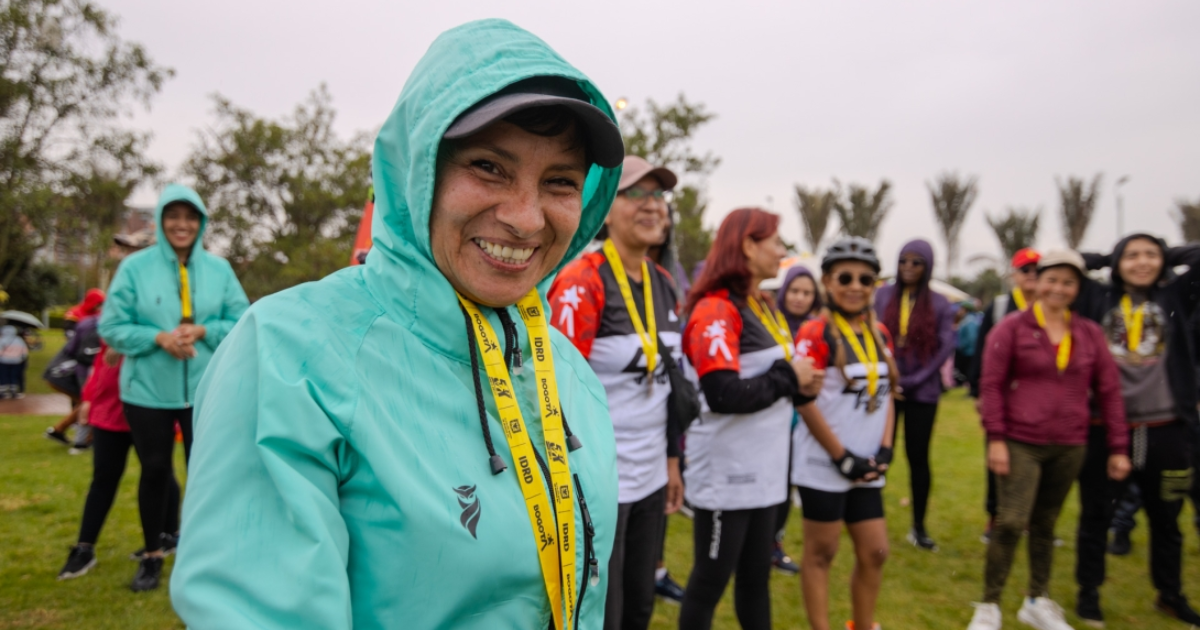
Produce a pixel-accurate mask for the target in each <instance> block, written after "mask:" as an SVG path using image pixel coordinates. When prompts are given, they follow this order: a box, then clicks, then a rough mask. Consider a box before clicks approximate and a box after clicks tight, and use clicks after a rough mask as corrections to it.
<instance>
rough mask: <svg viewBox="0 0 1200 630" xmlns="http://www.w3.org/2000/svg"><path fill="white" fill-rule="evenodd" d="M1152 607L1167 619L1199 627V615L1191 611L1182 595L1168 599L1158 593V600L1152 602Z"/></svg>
mask: <svg viewBox="0 0 1200 630" xmlns="http://www.w3.org/2000/svg"><path fill="white" fill-rule="evenodd" d="M1154 607H1155V608H1157V609H1158V611H1159V612H1161V613H1162V614H1164V615H1166V616H1168V617H1173V618H1175V619H1178V620H1180V621H1182V622H1184V623H1190V624H1192V625H1193V626H1200V614H1196V611H1194V610H1192V607H1191V606H1190V605H1188V601H1187V598H1186V597H1184V596H1183V595H1175V596H1174V597H1169V598H1168V597H1164V596H1163V594H1162V593H1159V594H1158V599H1156V600H1154Z"/></svg>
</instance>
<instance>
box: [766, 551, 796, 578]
mask: <svg viewBox="0 0 1200 630" xmlns="http://www.w3.org/2000/svg"><path fill="white" fill-rule="evenodd" d="M771 566H772V567H774V568H775V570H776V571H779V572H780V573H782V574H784V575H796V574H798V573H800V566H799V565H797V564H796V563H795V562H792V559H791V558H790V557H788V555H787V552H785V551H784V550H783V545H781V544H779V543H775V550H774V551H772V552H771Z"/></svg>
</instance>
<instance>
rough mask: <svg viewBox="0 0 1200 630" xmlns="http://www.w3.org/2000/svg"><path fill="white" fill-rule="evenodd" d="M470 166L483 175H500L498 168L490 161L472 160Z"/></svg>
mask: <svg viewBox="0 0 1200 630" xmlns="http://www.w3.org/2000/svg"><path fill="white" fill-rule="evenodd" d="M471 166H472V167H473V168H477V169H479V170H481V171H483V172H485V173H491V174H493V175H499V174H500V167H499V166H497V165H496V163H495V162H492V161H490V160H472V161H471Z"/></svg>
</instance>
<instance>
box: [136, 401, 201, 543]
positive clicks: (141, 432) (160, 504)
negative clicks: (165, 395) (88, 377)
mask: <svg viewBox="0 0 1200 630" xmlns="http://www.w3.org/2000/svg"><path fill="white" fill-rule="evenodd" d="M125 419H126V420H127V421H128V422H129V428H130V430H131V433H132V435H133V446H134V448H136V449H137V454H138V459H140V460H142V478H141V481H139V482H138V512H139V513H140V514H141V517H142V536H143V537H144V538H145V541H146V551H148V552H149V551H158V550H159V549H161V548H162V534H163V532H164V531H165V530H164V527H166V523H167V496H168V488H169V487H170V485H171V480H172V479H174V478H175V472H174V466H173V461H172V458H173V455H174V453H175V423H176V422H179V428H180V429H181V430H182V432H183V454H184V461H185V462H186V461H187V460H188V459H190V458H191V454H192V409H191V408H190V407H189V408H187V409H150V408H148V407H139V406H137V405H131V404H129V403H125Z"/></svg>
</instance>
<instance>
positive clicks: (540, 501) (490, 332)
mask: <svg viewBox="0 0 1200 630" xmlns="http://www.w3.org/2000/svg"><path fill="white" fill-rule="evenodd" d="M458 301H459V303H460V304H462V307H463V308H464V309H466V311H467V314H468V315H469V316H470V318H471V322H472V324H473V326H472V327H471V328H472V330H473V331H474V336H475V342H476V343H477V344H478V346H479V350H480V354H482V355H483V365H484V368H485V369H486V370H487V375H488V381H489V382H490V383H491V387H492V398H493V399H494V400H495V402H496V411H497V413H498V414H499V416H500V425H501V426H502V427H503V428H504V437H505V439H506V440H507V441H508V447H509V449H510V451H511V452H512V459H513V462H514V463H515V464H516V465H517V468H518V471H517V481H518V482H519V483H520V485H521V493H522V494H523V495H524V497H525V508H526V509H527V510H528V511H529V524H530V526H531V527H532V530H533V539H534V544H535V545H537V549H538V559H539V560H540V561H541V565H542V578H543V581H545V583H546V595H547V596H548V597H549V598H550V611H551V613H552V614H553V616H554V627H555V628H561V629H562V630H571V624H572V623H573V622H574V620H575V606H576V601H575V596H576V592H577V590H578V589H576V588H575V547H574V545H575V499H574V492H573V490H572V485H571V468H570V465H569V463H568V461H567V448H566V446H565V445H566V435H565V433H564V431H563V415H562V407H561V406H560V404H559V399H558V381H557V379H556V378H555V375H554V359H553V357H551V353H550V329H549V327H548V325H547V324H546V316H545V312H544V310H543V308H542V299H541V296H539V295H538V292H537V289H534V290H532V291H530V292H529V294H528V295H526V296H525V297H523V298H521V300H520V301H519V302H517V310H518V311H520V313H521V319H522V320H524V322H525V328H526V330H528V331H529V344H530V346H531V347H532V349H533V367H534V376H535V378H536V379H537V383H538V394H539V396H538V400H539V402H538V407H539V408H540V411H541V417H542V437H543V439H544V440H545V444H546V459H547V460H548V462H547V463H548V464H549V467H550V482H551V488H552V492H553V493H554V498H553V503H554V507H553V508H552V507H551V502H552V500H551V497H550V496H549V495H547V493H546V485H545V484H544V483H543V481H542V471H541V468H540V467H539V466H538V463H537V452H536V451H535V450H534V448H533V443H532V442H531V441H530V438H529V432H528V431H527V430H526V428H525V419H524V418H523V417H522V415H521V407H520V405H518V404H517V399H516V394H515V393H514V389H513V387H512V379H511V378H510V377H509V374H508V366H507V365H506V364H505V362H504V353H503V352H502V351H501V350H500V338H499V337H497V336H496V331H495V330H494V329H493V328H492V325H491V323H490V322H488V320H487V318H486V317H484V316H483V313H482V312H481V311H480V310H479V307H478V306H476V305H475V303H474V302H472V301H470V300H468V299H466V298H464V297H463V296H461V295H459V296H458ZM552 510H556V512H555V516H556V517H557V518H556V519H551V512H552ZM555 520H557V525H556V524H555ZM556 538H557V540H555V539H556Z"/></svg>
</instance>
